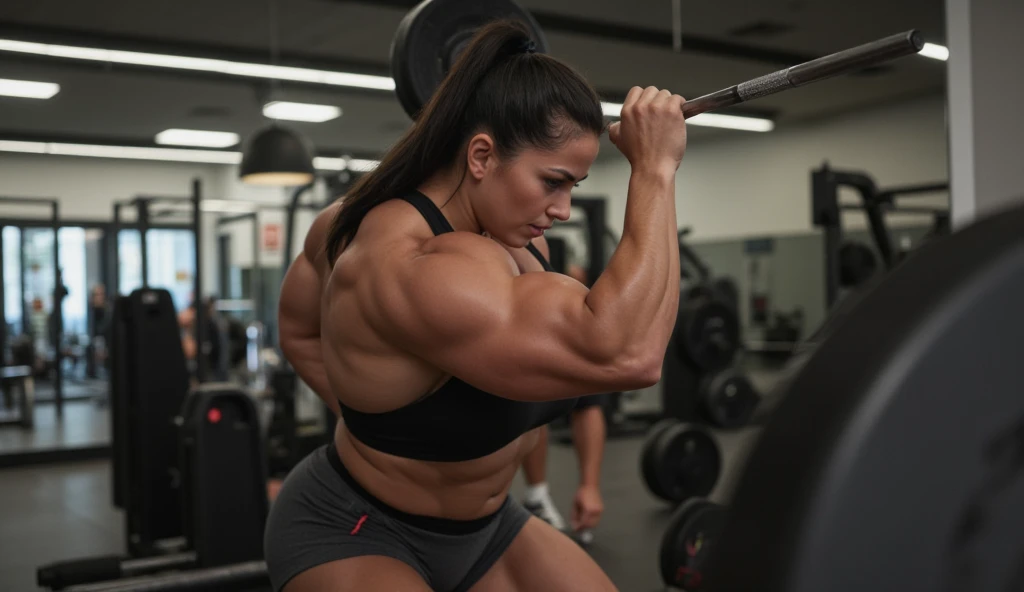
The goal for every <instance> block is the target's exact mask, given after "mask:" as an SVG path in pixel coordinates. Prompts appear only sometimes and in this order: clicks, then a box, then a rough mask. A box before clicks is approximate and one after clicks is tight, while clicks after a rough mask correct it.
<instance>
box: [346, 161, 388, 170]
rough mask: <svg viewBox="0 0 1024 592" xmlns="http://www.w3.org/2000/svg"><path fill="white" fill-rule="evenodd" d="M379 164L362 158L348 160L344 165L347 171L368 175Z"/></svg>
mask: <svg viewBox="0 0 1024 592" xmlns="http://www.w3.org/2000/svg"><path fill="white" fill-rule="evenodd" d="M379 164H380V161H377V160H364V159H362V158H350V159H348V162H347V163H346V165H347V168H348V170H350V171H355V172H357V173H368V172H370V171H372V170H373V169H375V168H377V165H379Z"/></svg>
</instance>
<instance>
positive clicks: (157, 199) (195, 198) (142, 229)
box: [111, 178, 209, 382]
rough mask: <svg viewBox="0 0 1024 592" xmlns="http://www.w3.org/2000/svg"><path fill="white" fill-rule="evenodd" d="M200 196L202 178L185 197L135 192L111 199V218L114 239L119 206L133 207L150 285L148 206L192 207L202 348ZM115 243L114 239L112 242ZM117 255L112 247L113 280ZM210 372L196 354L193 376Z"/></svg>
mask: <svg viewBox="0 0 1024 592" xmlns="http://www.w3.org/2000/svg"><path fill="white" fill-rule="evenodd" d="M202 199H203V185H202V181H201V180H199V179H198V178H197V179H193V181H192V193H191V195H189V196H187V197H178V196H137V197H135V198H134V199H132V200H130V201H127V202H125V201H118V202H115V203H114V222H113V229H112V230H113V236H114V237H115V239H114V240H115V241H116V240H117V237H118V236H120V230H121V218H122V216H121V210H122V208H125V207H134V208H135V220H136V227H137V228H138V231H139V238H140V249H141V256H142V262H141V263H142V287H143V288H148V287H149V246H148V242H147V240H146V234H147V232H148V231H149V227H150V220H151V208H152V206H153V205H154V204H158V203H164V204H188V205H190V206H191V210H192V222H191V224H190V225H189V229H190V230H191V231H192V233H193V237H194V239H195V245H194V249H193V252H194V254H195V273H194V275H193V278H192V282H193V287H192V293H193V296H192V298H193V302H194V303H195V311H196V312H195V320H194V325H193V326H194V328H195V340H196V344H197V347H199V348H201V347H202V345H201V344H203V343H205V342H206V310H205V307H204V306H203V248H202V243H203V241H202V240H201V236H202V207H201V203H202ZM115 244H116V243H115ZM118 259H119V257H118V256H117V249H116V248H115V249H114V258H113V260H112V261H111V269H113V277H114V281H115V283H116V282H117V281H118V278H120V277H121V275H120V272H119V266H120V262H119V260H118ZM208 374H209V368H208V360H207V359H206V356H203V355H196V368H195V377H196V379H197V380H198V381H199V382H204V381H205V380H206V377H207V375H208Z"/></svg>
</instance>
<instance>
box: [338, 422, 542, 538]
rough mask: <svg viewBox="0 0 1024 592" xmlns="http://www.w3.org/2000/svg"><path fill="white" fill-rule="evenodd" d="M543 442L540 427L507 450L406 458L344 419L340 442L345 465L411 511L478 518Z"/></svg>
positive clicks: (493, 506)
mask: <svg viewBox="0 0 1024 592" xmlns="http://www.w3.org/2000/svg"><path fill="white" fill-rule="evenodd" d="M536 442H537V436H536V433H535V432H529V433H527V434H524V435H523V436H520V437H519V438H517V439H516V440H514V441H513V442H511V443H509V444H508V445H507V446H505V447H504V448H502V449H501V450H499V451H497V452H495V453H493V454H490V455H488V456H485V457H483V458H479V459H474V460H471V461H463V462H451V463H446V462H428V461H418V460H412V459H407V458H400V457H395V456H391V455H388V454H384V453H382V452H379V451H377V450H374V449H372V448H369V447H367V446H366V445H365V444H362V443H361V442H359V441H358V440H356V439H355V437H353V436H352V435H351V434H349V433H348V431H347V430H345V429H344V427H343V426H342V425H340V424H339V429H338V431H337V432H336V434H335V446H336V447H337V449H338V455H339V456H340V457H341V460H342V463H344V465H345V468H346V469H347V470H348V471H349V472H350V473H351V474H352V476H353V477H354V478H355V479H356V481H358V482H359V484H360V485H362V486H363V488H365V489H366V491H367V492H369V493H370V494H371V495H373V496H374V497H376V498H377V499H378V500H380V501H381V502H383V503H385V504H387V505H388V506H391V507H393V508H395V509H396V510H400V511H402V512H406V513H409V514H416V515H421V516H434V517H437V518H447V519H451V520H473V519H476V518H480V517H482V516H487V515H489V514H492V513H494V512H495V511H497V510H498V508H500V507H501V504H502V503H503V502H504V501H505V498H506V497H507V495H508V490H509V488H510V487H511V485H512V480H513V479H514V478H515V474H516V471H517V470H518V468H519V464H520V462H521V461H522V459H523V457H524V456H525V455H526V454H528V453H529V452H530V450H532V449H533V446H534V445H535V444H536Z"/></svg>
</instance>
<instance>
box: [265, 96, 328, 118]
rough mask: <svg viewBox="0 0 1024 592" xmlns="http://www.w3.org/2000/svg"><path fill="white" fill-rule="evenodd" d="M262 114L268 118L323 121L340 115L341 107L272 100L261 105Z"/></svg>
mask: <svg viewBox="0 0 1024 592" xmlns="http://www.w3.org/2000/svg"><path fill="white" fill-rule="evenodd" d="M263 115H264V116H266V117H269V118H270V119H285V120H288V121H308V122H311V123H323V122H325V121H330V120H332V119H337V118H339V117H341V107H335V106H334V105H312V104H310V103H289V102H287V101H274V102H272V103H267V104H266V105H264V106H263Z"/></svg>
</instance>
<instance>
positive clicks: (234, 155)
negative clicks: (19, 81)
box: [0, 140, 380, 173]
mask: <svg viewBox="0 0 1024 592" xmlns="http://www.w3.org/2000/svg"><path fill="white" fill-rule="evenodd" d="M0 152H22V153H25V154H58V155H61V156H91V157H96V158H121V159H128V160H161V161H172V162H196V163H204V164H239V163H241V162H242V153H241V152H234V151H228V150H189V149H184V148H147V147H139V146H104V145H98V144H60V143H55V142H20V141H13V140H0ZM378 164H380V163H379V162H378V161H376V160H365V159H360V158H348V159H345V158H329V157H326V156H317V157H316V158H314V159H313V166H314V167H315V168H316V169H317V170H321V171H345V170H349V171H355V172H358V173H365V172H367V171H372V170H373V169H374V168H376V167H377V165H378Z"/></svg>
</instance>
